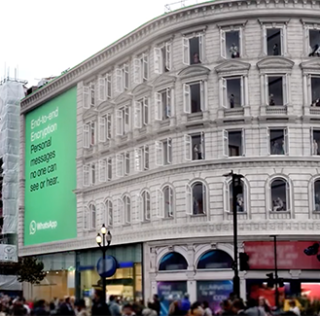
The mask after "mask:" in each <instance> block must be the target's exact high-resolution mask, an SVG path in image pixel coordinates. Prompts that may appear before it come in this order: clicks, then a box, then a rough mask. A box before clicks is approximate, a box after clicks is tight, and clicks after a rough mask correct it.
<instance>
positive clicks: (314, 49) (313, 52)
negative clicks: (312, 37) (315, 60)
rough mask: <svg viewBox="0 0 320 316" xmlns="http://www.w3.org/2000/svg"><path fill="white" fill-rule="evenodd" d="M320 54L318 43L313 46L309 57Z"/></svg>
mask: <svg viewBox="0 0 320 316" xmlns="http://www.w3.org/2000/svg"><path fill="white" fill-rule="evenodd" d="M319 56H320V47H319V45H318V44H316V45H314V47H313V48H312V51H311V53H310V54H309V57H319Z"/></svg>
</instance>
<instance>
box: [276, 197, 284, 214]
mask: <svg viewBox="0 0 320 316" xmlns="http://www.w3.org/2000/svg"><path fill="white" fill-rule="evenodd" d="M273 211H274V212H280V211H285V209H284V203H283V201H282V199H280V197H277V199H276V200H275V201H274V206H273Z"/></svg>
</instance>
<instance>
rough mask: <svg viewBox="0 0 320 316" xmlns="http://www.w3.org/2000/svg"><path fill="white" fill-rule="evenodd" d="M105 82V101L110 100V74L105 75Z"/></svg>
mask: <svg viewBox="0 0 320 316" xmlns="http://www.w3.org/2000/svg"><path fill="white" fill-rule="evenodd" d="M105 80H106V97H107V99H111V98H112V76H111V74H106V76H105Z"/></svg>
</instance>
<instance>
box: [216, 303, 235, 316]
mask: <svg viewBox="0 0 320 316" xmlns="http://www.w3.org/2000/svg"><path fill="white" fill-rule="evenodd" d="M220 307H221V310H220V312H219V315H223V316H226V315H232V314H233V313H232V303H231V301H230V300H224V301H222V302H221V303H220Z"/></svg>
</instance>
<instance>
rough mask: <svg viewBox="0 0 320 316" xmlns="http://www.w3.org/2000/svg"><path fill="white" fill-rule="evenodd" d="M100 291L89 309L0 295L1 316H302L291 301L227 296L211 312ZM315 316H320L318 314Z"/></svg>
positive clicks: (181, 302)
mask: <svg viewBox="0 0 320 316" xmlns="http://www.w3.org/2000/svg"><path fill="white" fill-rule="evenodd" d="M102 297H103V296H102V291H100V290H96V291H95V294H94V297H93V299H92V305H91V307H90V308H88V306H86V302H85V300H84V299H80V300H74V299H73V298H70V297H65V298H64V299H61V300H59V299H54V300H53V301H51V302H50V303H48V302H45V301H44V300H39V301H37V302H29V303H28V302H26V300H25V299H24V298H19V297H18V298H12V297H9V296H6V295H2V294H0V316H29V315H30V316H47V315H56V316H90V315H91V316H160V315H161V316H213V315H220V316H223V315H226V316H228V315H247V316H273V315H293V316H301V313H300V309H299V307H298V306H296V303H295V301H294V300H292V301H290V302H289V305H290V309H289V311H287V312H285V313H283V312H282V313H281V312H280V311H279V310H273V309H272V308H271V307H270V305H269V304H268V302H267V300H266V299H264V298H263V297H260V298H259V300H254V299H249V300H248V301H247V302H246V303H244V301H243V300H241V299H237V298H235V297H234V295H232V294H230V296H229V299H226V300H224V301H222V302H221V304H220V309H219V310H218V311H213V310H212V309H211V308H210V304H209V302H194V303H193V304H191V302H190V300H189V295H188V294H185V295H184V297H183V298H182V299H179V298H175V299H174V298H173V297H171V298H170V297H169V301H170V302H169V307H168V308H167V310H166V308H161V302H160V299H159V297H158V295H154V296H153V299H152V300H150V301H149V302H148V303H147V304H146V305H144V304H143V302H142V301H141V302H139V303H133V304H130V303H127V302H121V300H120V298H117V297H115V296H112V295H111V296H110V297H109V303H108V304H107V303H105V302H104V299H103V298H102ZM317 316H320V314H319V315H317Z"/></svg>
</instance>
